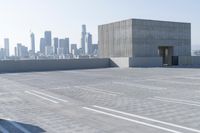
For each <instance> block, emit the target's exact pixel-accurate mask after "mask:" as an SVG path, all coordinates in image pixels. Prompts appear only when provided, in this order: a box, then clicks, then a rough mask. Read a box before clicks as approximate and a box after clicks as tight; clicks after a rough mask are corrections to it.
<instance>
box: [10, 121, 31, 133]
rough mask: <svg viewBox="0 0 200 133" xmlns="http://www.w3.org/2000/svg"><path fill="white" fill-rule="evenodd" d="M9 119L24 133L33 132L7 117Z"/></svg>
mask: <svg viewBox="0 0 200 133" xmlns="http://www.w3.org/2000/svg"><path fill="white" fill-rule="evenodd" d="M7 120H8V122H9V123H10V124H12V125H13V126H15V127H16V128H18V129H19V130H21V131H22V132H24V133H31V132H30V131H28V130H27V129H25V128H24V127H23V126H21V125H20V124H18V123H16V122H14V121H12V120H9V119H7Z"/></svg>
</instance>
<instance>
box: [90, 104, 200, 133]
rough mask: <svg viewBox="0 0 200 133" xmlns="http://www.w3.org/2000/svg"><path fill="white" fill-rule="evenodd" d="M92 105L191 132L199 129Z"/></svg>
mask: <svg viewBox="0 0 200 133" xmlns="http://www.w3.org/2000/svg"><path fill="white" fill-rule="evenodd" d="M93 107H95V108H98V109H103V110H107V111H112V112H115V113H119V114H123V115H127V116H131V117H135V118H139V119H143V120H148V121H151V122H156V123H160V124H164V125H168V126H172V127H176V128H180V129H184V130H188V131H192V132H196V133H200V130H197V129H193V128H189V127H185V126H181V125H177V124H173V123H169V122H164V121H160V120H156V119H152V118H148V117H144V116H140V115H135V114H131V113H126V112H122V111H118V110H114V109H109V108H105V107H101V106H96V105H94V106H93Z"/></svg>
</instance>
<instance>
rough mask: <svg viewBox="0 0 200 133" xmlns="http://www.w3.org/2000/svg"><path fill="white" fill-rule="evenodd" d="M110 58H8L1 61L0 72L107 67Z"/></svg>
mask: <svg viewBox="0 0 200 133" xmlns="http://www.w3.org/2000/svg"><path fill="white" fill-rule="evenodd" d="M109 66H110V59H108V58H104V59H67V60H6V61H0V73H7V72H31V71H55V70H71V69H95V68H107V67H109Z"/></svg>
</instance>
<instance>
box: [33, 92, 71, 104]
mask: <svg viewBox="0 0 200 133" xmlns="http://www.w3.org/2000/svg"><path fill="white" fill-rule="evenodd" d="M31 91H32V92H35V93H37V94H40V95H43V96H46V97H50V98H53V99H55V100H58V101H62V102H65V103H67V102H68V101H67V100H64V99H60V98H57V97H54V96H51V95H48V94H45V93H42V92H39V91H35V90H31Z"/></svg>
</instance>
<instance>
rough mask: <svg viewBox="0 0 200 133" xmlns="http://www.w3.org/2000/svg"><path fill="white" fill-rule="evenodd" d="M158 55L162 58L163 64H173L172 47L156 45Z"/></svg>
mask: <svg viewBox="0 0 200 133" xmlns="http://www.w3.org/2000/svg"><path fill="white" fill-rule="evenodd" d="M158 52H159V56H161V57H162V58H163V66H172V65H173V47H169V46H161V47H158Z"/></svg>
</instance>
